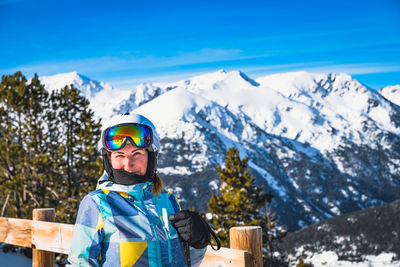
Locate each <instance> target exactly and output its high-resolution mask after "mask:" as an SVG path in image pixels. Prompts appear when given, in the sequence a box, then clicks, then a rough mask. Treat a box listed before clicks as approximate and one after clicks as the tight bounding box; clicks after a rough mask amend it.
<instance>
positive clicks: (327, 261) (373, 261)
mask: <svg viewBox="0 0 400 267" xmlns="http://www.w3.org/2000/svg"><path fill="white" fill-rule="evenodd" d="M395 256H396V255H395V254H393V253H382V254H379V255H377V256H375V255H367V256H364V258H365V260H364V261H361V262H350V261H343V260H339V259H338V255H337V254H336V253H335V252H334V251H324V252H323V253H320V254H314V255H312V256H309V257H307V258H305V259H304V263H312V264H313V265H314V266H316V267H318V266H324V267H325V266H326V267H337V266H343V267H345V266H349V267H371V266H373V267H380V266H385V267H399V266H400V260H393V259H394V258H395ZM296 264H297V263H293V265H292V266H296Z"/></svg>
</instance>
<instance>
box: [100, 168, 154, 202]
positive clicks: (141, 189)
mask: <svg viewBox="0 0 400 267" xmlns="http://www.w3.org/2000/svg"><path fill="white" fill-rule="evenodd" d="M152 187H153V184H152V183H151V182H144V183H139V184H134V185H121V184H115V183H113V182H111V181H108V176H107V174H106V173H104V174H103V175H102V176H101V177H100V179H99V180H98V182H97V187H96V189H102V190H106V191H114V192H119V193H128V194H129V195H131V196H133V197H134V198H135V199H136V200H146V199H148V198H151V197H152V192H151V189H152Z"/></svg>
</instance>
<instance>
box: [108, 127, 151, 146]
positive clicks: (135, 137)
mask: <svg viewBox="0 0 400 267" xmlns="http://www.w3.org/2000/svg"><path fill="white" fill-rule="evenodd" d="M150 131H151V130H150V128H149V127H148V126H146V125H140V124H127V125H119V126H114V127H111V128H108V129H107V130H106V132H105V145H106V146H107V147H108V148H109V149H113V150H114V149H120V148H121V147H122V146H123V145H124V140H125V139H126V138H131V139H132V141H133V142H134V143H135V145H136V146H137V147H139V148H145V147H148V146H149V145H150V144H151V135H150Z"/></svg>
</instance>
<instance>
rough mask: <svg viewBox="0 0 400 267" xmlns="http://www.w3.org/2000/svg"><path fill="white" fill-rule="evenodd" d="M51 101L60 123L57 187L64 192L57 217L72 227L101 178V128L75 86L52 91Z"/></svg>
mask: <svg viewBox="0 0 400 267" xmlns="http://www.w3.org/2000/svg"><path fill="white" fill-rule="evenodd" d="M51 99H52V101H51V102H52V110H54V111H55V113H56V118H55V119H56V121H57V129H53V134H54V133H56V135H55V136H54V137H55V138H56V139H55V140H54V148H55V149H56V153H55V158H57V162H58V164H57V170H56V171H57V175H58V177H59V179H58V186H57V187H58V188H62V189H63V190H60V191H59V195H60V196H59V197H60V198H61V199H62V200H63V203H62V205H59V206H58V208H57V213H56V215H57V217H58V218H59V219H60V220H63V221H64V222H68V223H73V222H74V221H75V215H76V213H75V212H76V211H77V209H78V206H79V202H80V200H81V199H82V198H83V197H84V196H85V195H86V194H87V193H89V192H90V191H92V190H94V188H95V186H96V181H97V179H98V177H99V175H100V174H101V162H100V160H99V158H98V155H97V149H96V148H97V142H98V140H99V138H100V127H101V126H100V121H95V119H94V113H93V111H92V110H90V108H89V101H88V100H87V99H86V98H84V97H82V96H80V95H79V91H78V90H77V89H76V88H74V87H73V86H72V85H71V86H69V87H68V86H66V87H64V88H63V89H61V90H57V91H53V93H52V95H51ZM56 136H57V137H56ZM71 211H74V213H72V212H71Z"/></svg>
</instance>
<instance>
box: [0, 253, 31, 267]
mask: <svg viewBox="0 0 400 267" xmlns="http://www.w3.org/2000/svg"><path fill="white" fill-rule="evenodd" d="M0 266H9V267H14V266H15V267H28V266H29V267H31V266H32V259H28V258H27V257H25V256H24V255H22V254H19V253H12V252H8V253H4V252H3V250H1V249H0Z"/></svg>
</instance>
